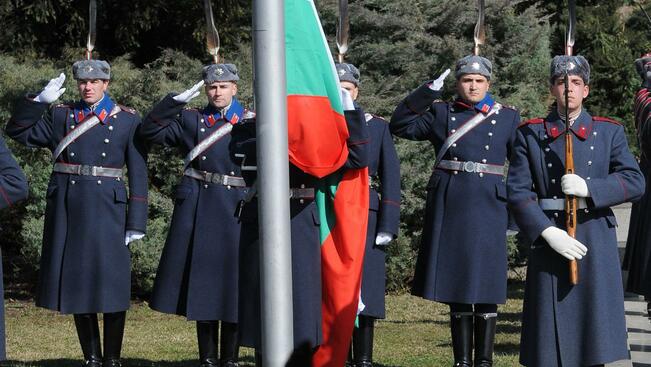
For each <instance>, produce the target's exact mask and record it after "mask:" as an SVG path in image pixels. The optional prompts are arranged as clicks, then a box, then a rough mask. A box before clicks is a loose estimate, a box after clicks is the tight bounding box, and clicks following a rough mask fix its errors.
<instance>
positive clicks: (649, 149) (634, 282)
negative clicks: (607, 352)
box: [623, 54, 651, 316]
mask: <svg viewBox="0 0 651 367" xmlns="http://www.w3.org/2000/svg"><path fill="white" fill-rule="evenodd" d="M635 66H636V69H637V72H638V73H639V74H640V77H641V78H642V86H641V87H640V89H639V90H638V92H637V93H636V95H635V102H634V105H635V108H634V110H635V127H636V130H637V138H638V144H639V146H640V148H641V149H640V150H641V152H640V160H639V164H640V170H641V171H642V173H643V174H644V176H645V178H646V182H647V185H646V188H645V192H644V195H643V196H642V199H640V201H639V202H637V203H634V204H633V207H632V210H631V220H630V226H629V229H628V238H627V240H626V254H625V256H624V266H623V268H624V269H625V270H628V277H627V280H626V291H628V292H633V293H637V294H641V295H643V296H644V298H645V299H646V301H647V313H648V314H649V315H650V316H651V301H650V300H651V223H650V220H651V216H649V214H648V213H649V208H650V205H651V191H650V190H651V185H649V184H648V183H649V159H650V157H651V124H650V123H649V121H650V119H651V54H646V55H643V56H642V57H641V58H639V59H637V60H636V61H635Z"/></svg>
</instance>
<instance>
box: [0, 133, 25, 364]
mask: <svg viewBox="0 0 651 367" xmlns="http://www.w3.org/2000/svg"><path fill="white" fill-rule="evenodd" d="M28 192H29V189H28V187H27V178H26V177H25V174H24V173H23V171H22V170H21V169H20V166H18V163H17V162H16V160H15V159H14V157H13V156H12V155H11V151H10V150H9V149H8V148H7V145H6V144H5V141H4V139H3V138H2V137H1V136H0V209H4V208H10V207H11V206H12V205H14V204H15V203H16V202H17V201H20V200H24V199H25V198H27V194H28ZM0 279H2V256H0ZM3 294H4V288H3V286H2V281H0V296H2V295H3ZM5 359H7V354H6V347H5V312H4V297H0V361H3V360H5Z"/></svg>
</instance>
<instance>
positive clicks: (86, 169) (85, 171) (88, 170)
mask: <svg viewBox="0 0 651 367" xmlns="http://www.w3.org/2000/svg"><path fill="white" fill-rule="evenodd" d="M79 174H80V175H82V176H91V175H93V166H89V165H87V164H82V165H81V166H79Z"/></svg>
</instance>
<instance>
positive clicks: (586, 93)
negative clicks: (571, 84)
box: [583, 84, 590, 98]
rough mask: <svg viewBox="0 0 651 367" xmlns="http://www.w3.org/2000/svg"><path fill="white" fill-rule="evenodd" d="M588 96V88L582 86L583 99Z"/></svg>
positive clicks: (587, 86)
mask: <svg viewBox="0 0 651 367" xmlns="http://www.w3.org/2000/svg"><path fill="white" fill-rule="evenodd" d="M588 94H590V86H589V85H587V84H586V85H584V86H583V98H586V97H588Z"/></svg>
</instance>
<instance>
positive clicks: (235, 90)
mask: <svg viewBox="0 0 651 367" xmlns="http://www.w3.org/2000/svg"><path fill="white" fill-rule="evenodd" d="M236 94H237V83H233V95H236Z"/></svg>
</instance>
